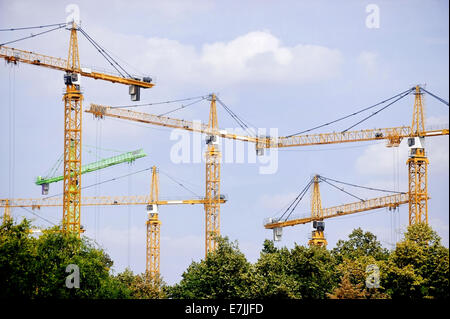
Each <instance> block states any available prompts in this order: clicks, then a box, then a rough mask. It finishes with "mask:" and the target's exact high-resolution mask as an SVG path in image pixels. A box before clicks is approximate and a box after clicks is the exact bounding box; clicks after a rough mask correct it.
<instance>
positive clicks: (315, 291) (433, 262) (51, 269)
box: [0, 219, 449, 299]
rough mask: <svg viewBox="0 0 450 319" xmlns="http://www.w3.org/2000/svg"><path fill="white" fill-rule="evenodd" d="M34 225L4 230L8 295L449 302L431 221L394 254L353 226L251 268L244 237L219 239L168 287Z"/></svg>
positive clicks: (3, 278) (267, 255)
mask: <svg viewBox="0 0 450 319" xmlns="http://www.w3.org/2000/svg"><path fill="white" fill-rule="evenodd" d="M30 230H31V222H30V221H29V220H26V219H24V220H22V221H21V222H19V223H15V222H14V221H13V220H8V221H5V222H4V223H3V224H2V226H1V227H0V298H15V297H19V298H30V299H39V298H91V299H99V298H100V299H110V298H113V299H141V298H142V299H145V298H152V299H154V298H171V299H210V298H212V299H214V298H218V299H228V298H244V299H247V298H252V299H253V298H258V299H266V298H289V299H328V298H331V299H399V298H408V299H422V298H448V297H449V249H448V248H446V247H444V246H443V245H442V244H441V238H440V237H439V236H438V235H437V233H436V232H435V231H434V230H433V229H431V227H430V226H428V225H425V224H417V225H412V226H409V227H408V229H407V231H406V232H405V234H404V237H403V239H402V240H401V241H400V242H399V243H397V245H396V247H395V248H394V249H392V250H388V249H386V248H383V247H382V245H381V244H380V242H379V241H378V240H377V238H376V236H375V235H374V234H372V233H370V232H365V231H363V230H362V229H361V228H357V229H355V230H354V231H353V232H352V233H351V234H350V235H349V236H348V238H347V239H346V240H339V241H338V242H337V244H336V247H335V248H333V249H331V250H328V249H326V248H324V247H315V246H312V247H305V246H300V245H295V247H294V248H292V249H288V248H286V247H281V248H279V247H276V246H275V245H274V242H273V241H270V240H266V241H264V243H263V247H262V250H261V252H260V257H259V259H258V260H257V261H256V262H255V263H251V262H249V261H248V260H247V259H246V257H245V255H244V254H243V253H242V252H241V251H240V250H239V246H238V243H237V242H236V241H230V240H229V239H228V238H227V237H219V238H217V240H218V242H219V245H218V248H217V249H216V251H214V252H212V253H209V254H208V256H207V257H206V258H205V259H203V260H201V261H199V262H192V263H191V265H189V267H188V268H187V269H186V270H185V272H184V273H183V275H182V279H181V280H180V282H178V283H176V284H174V285H167V284H166V283H164V281H163V280H162V278H149V277H148V276H146V274H145V273H143V274H134V273H133V272H132V271H131V270H129V269H126V270H125V271H123V272H122V273H119V274H113V272H112V270H111V267H112V266H113V261H112V260H111V258H110V257H109V256H108V254H107V253H106V252H105V251H104V250H103V249H101V248H99V247H97V245H96V244H95V243H94V242H93V241H92V240H90V239H89V238H87V237H85V236H83V237H82V238H78V237H77V236H74V235H67V234H63V233H61V232H60V231H59V230H60V227H53V228H49V229H46V230H43V232H42V234H41V235H40V236H32V235H30ZM70 264H74V265H77V266H78V267H79V269H80V271H79V277H80V278H79V282H80V287H79V288H71V289H69V288H68V287H67V286H66V281H67V276H68V275H69V274H68V273H67V272H66V271H67V269H66V267H67V265H70Z"/></svg>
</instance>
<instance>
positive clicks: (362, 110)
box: [286, 88, 414, 137]
mask: <svg viewBox="0 0 450 319" xmlns="http://www.w3.org/2000/svg"><path fill="white" fill-rule="evenodd" d="M412 90H414V88H410V89H408V90H406V91H403V92H401V93H398V94H396V95H394V96H392V97H390V98H388V99H385V100H383V101H381V102H378V103H376V104H374V105H371V106H368V107H365V108H363V109H361V110H359V111H356V112H354V113H351V114H348V115H345V116H343V117H340V118H338V119H336V120H333V121H330V122H327V123H324V124H321V125H318V126H315V127H312V128H310V129H307V130H303V131H301V132H297V133H294V134H291V135H288V136H286V137H292V136H294V135H300V134H303V133H307V132H311V131H313V130H316V129H319V128H322V127H324V126H327V125H331V124H334V123H336V122H339V121H342V120H345V119H347V118H349V117H352V116H355V115H357V114H359V113H362V112H364V111H367V110H370V109H372V108H374V107H377V106H379V105H381V104H384V103H386V102H388V101H390V100H393V99H395V98H396V97H399V96H402V95H403V94H405V93H409V92H411V91H412Z"/></svg>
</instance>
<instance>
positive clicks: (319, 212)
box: [264, 175, 409, 246]
mask: <svg viewBox="0 0 450 319" xmlns="http://www.w3.org/2000/svg"><path fill="white" fill-rule="evenodd" d="M321 180H322V177H321V176H320V175H315V176H314V177H313V179H312V180H311V181H310V182H309V183H308V185H307V187H306V188H305V189H304V190H303V193H305V192H306V190H307V189H308V188H309V187H310V186H311V185H312V191H311V215H310V216H309V217H303V218H292V219H289V216H288V217H287V218H286V219H285V220H282V219H281V218H278V219H276V218H268V219H267V220H266V222H265V224H264V228H266V229H272V230H273V238H274V240H275V241H280V240H281V236H282V229H283V227H287V226H295V225H301V224H307V223H310V222H312V223H313V228H314V230H313V231H312V234H311V239H310V240H309V242H308V244H309V245H314V246H326V245H327V241H326V238H325V235H324V230H325V222H324V221H323V220H324V219H327V218H334V217H340V216H345V215H350V214H356V213H360V212H365V211H368V210H373V209H379V208H383V207H387V208H388V209H389V210H391V209H395V208H397V207H398V206H400V205H403V204H407V203H409V193H397V194H394V195H389V196H383V197H376V198H371V199H367V200H361V201H359V202H353V203H348V204H343V205H338V206H333V207H328V208H322V200H321V196H320V189H319V182H320V181H321ZM300 199H301V198H300ZM297 203H298V202H297ZM294 208H295V207H294Z"/></svg>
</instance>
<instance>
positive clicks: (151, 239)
mask: <svg viewBox="0 0 450 319" xmlns="http://www.w3.org/2000/svg"><path fill="white" fill-rule="evenodd" d="M158 200H159V177H158V170H157V168H156V166H153V167H152V183H151V187H150V200H149V203H148V205H147V211H148V220H147V254H146V274H147V276H148V278H150V279H153V280H155V279H157V278H158V277H159V274H160V237H161V221H160V220H159V217H158V205H157V204H156V203H157V202H158Z"/></svg>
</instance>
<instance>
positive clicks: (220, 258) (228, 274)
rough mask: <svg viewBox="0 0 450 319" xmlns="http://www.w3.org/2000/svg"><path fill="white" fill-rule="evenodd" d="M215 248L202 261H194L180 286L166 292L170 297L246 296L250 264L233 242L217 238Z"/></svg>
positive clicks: (224, 297) (249, 280) (222, 297)
mask: <svg viewBox="0 0 450 319" xmlns="http://www.w3.org/2000/svg"><path fill="white" fill-rule="evenodd" d="M217 241H218V248H217V249H216V250H215V251H214V252H212V253H209V254H208V255H207V257H206V259H205V260H202V261H201V262H193V263H192V264H191V265H190V266H189V267H188V269H187V270H186V271H185V272H184V273H183V275H182V277H183V278H182V280H181V281H180V283H179V284H176V285H175V286H173V287H171V288H170V289H169V296H170V297H171V298H178V299H185V298H199V299H205V298H221V299H227V298H245V297H247V296H249V291H248V289H249V283H250V282H251V274H250V273H251V265H250V263H249V262H248V261H247V259H246V258H245V256H244V254H243V253H241V252H240V251H239V248H238V247H237V244H236V243H232V242H230V241H229V240H228V238H227V237H225V238H217Z"/></svg>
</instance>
